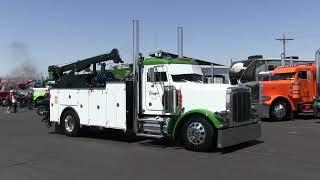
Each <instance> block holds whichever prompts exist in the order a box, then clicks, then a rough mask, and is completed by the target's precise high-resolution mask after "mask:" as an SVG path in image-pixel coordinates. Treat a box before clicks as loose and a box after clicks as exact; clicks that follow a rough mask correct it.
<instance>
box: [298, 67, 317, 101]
mask: <svg viewBox="0 0 320 180" xmlns="http://www.w3.org/2000/svg"><path fill="white" fill-rule="evenodd" d="M298 78H299V82H300V93H301V98H302V101H304V102H308V101H312V97H313V96H314V87H313V78H314V77H313V75H312V72H311V71H299V73H298Z"/></svg>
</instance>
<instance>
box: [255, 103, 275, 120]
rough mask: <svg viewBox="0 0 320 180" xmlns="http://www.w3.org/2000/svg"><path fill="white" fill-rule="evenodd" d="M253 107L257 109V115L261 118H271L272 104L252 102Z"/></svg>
mask: <svg viewBox="0 0 320 180" xmlns="http://www.w3.org/2000/svg"><path fill="white" fill-rule="evenodd" d="M251 108H252V109H254V110H255V116H257V117H259V118H266V119H268V118H270V106H269V105H267V104H252V106H251Z"/></svg>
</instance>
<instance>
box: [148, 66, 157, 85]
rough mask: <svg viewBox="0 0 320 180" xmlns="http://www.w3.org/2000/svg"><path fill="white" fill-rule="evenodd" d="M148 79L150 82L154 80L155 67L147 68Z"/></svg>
mask: <svg viewBox="0 0 320 180" xmlns="http://www.w3.org/2000/svg"><path fill="white" fill-rule="evenodd" d="M148 80H149V81H150V82H155V81H156V75H155V68H154V67H152V68H149V69H148Z"/></svg>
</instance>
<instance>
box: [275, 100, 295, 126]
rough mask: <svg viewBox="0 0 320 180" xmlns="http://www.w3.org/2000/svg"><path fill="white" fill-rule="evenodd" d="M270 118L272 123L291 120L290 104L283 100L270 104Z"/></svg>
mask: <svg viewBox="0 0 320 180" xmlns="http://www.w3.org/2000/svg"><path fill="white" fill-rule="evenodd" d="M279 108H280V109H279ZM270 117H271V119H272V120H273V121H283V120H290V119H292V118H293V113H292V109H291V106H290V104H289V103H288V102H287V101H283V100H279V101H276V102H274V103H272V106H271V108H270Z"/></svg>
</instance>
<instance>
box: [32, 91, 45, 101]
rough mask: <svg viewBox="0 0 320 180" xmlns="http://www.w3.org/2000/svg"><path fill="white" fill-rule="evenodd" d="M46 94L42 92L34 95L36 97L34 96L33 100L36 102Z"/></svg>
mask: <svg viewBox="0 0 320 180" xmlns="http://www.w3.org/2000/svg"><path fill="white" fill-rule="evenodd" d="M45 93H46V92H42V91H40V92H36V93H34V95H33V100H34V101H35V100H37V99H38V98H39V97H44V95H45Z"/></svg>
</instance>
